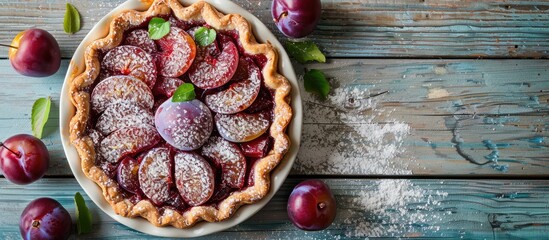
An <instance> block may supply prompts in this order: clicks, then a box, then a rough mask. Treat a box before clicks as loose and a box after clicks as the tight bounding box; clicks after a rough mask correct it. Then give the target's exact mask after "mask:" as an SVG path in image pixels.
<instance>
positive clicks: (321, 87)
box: [303, 69, 330, 99]
mask: <svg viewBox="0 0 549 240" xmlns="http://www.w3.org/2000/svg"><path fill="white" fill-rule="evenodd" d="M303 80H304V85H305V91H307V92H312V93H316V94H318V95H320V97H322V99H326V97H327V96H328V93H330V83H329V82H328V80H326V76H324V73H323V72H321V71H320V70H316V69H311V70H310V71H308V72H306V73H305V76H303Z"/></svg>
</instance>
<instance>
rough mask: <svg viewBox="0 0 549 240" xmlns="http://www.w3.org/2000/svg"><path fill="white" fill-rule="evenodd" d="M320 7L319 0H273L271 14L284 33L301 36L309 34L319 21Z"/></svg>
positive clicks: (288, 35)
mask: <svg viewBox="0 0 549 240" xmlns="http://www.w3.org/2000/svg"><path fill="white" fill-rule="evenodd" d="M321 8H322V5H321V3H320V0H299V1H296V0H273V3H272V6H271V15H272V17H273V20H274V22H275V24H276V26H277V27H278V29H279V30H280V31H281V32H282V33H283V34H284V35H286V36H287V37H290V38H302V37H305V36H307V35H309V34H311V33H312V32H313V30H314V28H315V27H316V25H317V24H318V22H319V21H320V13H321Z"/></svg>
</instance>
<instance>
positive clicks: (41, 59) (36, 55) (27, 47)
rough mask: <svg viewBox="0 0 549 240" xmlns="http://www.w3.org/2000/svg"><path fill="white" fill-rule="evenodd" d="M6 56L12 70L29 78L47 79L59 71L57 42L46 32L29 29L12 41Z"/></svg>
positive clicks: (59, 53) (59, 60) (59, 56)
mask: <svg viewBox="0 0 549 240" xmlns="http://www.w3.org/2000/svg"><path fill="white" fill-rule="evenodd" d="M11 45H12V46H14V47H16V48H17V49H16V48H10V50H9V53H8V56H9V59H10V62H11V65H12V66H13V68H14V69H15V70H16V71H17V72H18V73H20V74H22V75H25V76H29V77H47V76H50V75H52V74H54V73H56V72H57V70H59V67H60V66H61V50H60V48H59V44H58V43H57V40H55V38H54V37H53V36H52V35H51V34H50V33H49V32H47V31H46V30H42V29H38V28H31V29H28V30H25V31H23V32H20V33H19V34H17V35H16V36H15V38H14V39H13V41H12V43H11Z"/></svg>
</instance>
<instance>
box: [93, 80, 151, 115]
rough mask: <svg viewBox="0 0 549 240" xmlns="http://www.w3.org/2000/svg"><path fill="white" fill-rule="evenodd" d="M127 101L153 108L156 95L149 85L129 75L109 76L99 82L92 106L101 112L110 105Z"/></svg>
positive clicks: (95, 89)
mask: <svg viewBox="0 0 549 240" xmlns="http://www.w3.org/2000/svg"><path fill="white" fill-rule="evenodd" d="M126 101H127V102H132V103H135V104H139V105H141V106H142V107H144V108H146V109H152V107H153V105H154V97H153V95H152V92H151V90H150V89H149V88H148V87H147V85H145V83H143V82H141V81H140V80H138V79H136V78H133V77H129V76H112V77H109V78H107V79H105V80H103V81H102V82H100V83H99V84H97V86H95V88H94V89H93V91H92V94H91V105H92V108H93V110H95V111H96V112H99V113H100V112H103V111H105V109H107V108H108V107H109V106H110V105H113V104H116V103H121V102H126Z"/></svg>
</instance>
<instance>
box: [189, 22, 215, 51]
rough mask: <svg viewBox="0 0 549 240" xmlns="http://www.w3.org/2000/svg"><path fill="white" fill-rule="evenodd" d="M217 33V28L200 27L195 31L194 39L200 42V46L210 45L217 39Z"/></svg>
mask: <svg viewBox="0 0 549 240" xmlns="http://www.w3.org/2000/svg"><path fill="white" fill-rule="evenodd" d="M216 35H217V33H216V32H215V29H212V28H207V27H200V28H198V29H197V30H196V32H194V40H195V41H196V42H198V44H199V45H200V46H203V47H204V46H208V45H210V44H211V43H213V41H215V37H216Z"/></svg>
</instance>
